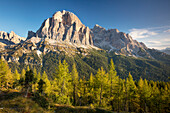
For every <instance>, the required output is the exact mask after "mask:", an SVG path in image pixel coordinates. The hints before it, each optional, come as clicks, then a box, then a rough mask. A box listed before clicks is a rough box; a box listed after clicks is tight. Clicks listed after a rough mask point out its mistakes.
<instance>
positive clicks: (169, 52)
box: [161, 48, 170, 55]
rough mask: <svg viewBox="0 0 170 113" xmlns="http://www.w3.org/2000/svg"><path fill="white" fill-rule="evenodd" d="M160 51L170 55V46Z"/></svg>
mask: <svg viewBox="0 0 170 113" xmlns="http://www.w3.org/2000/svg"><path fill="white" fill-rule="evenodd" d="M161 51H162V52H164V53H166V54H168V55H170V48H166V49H163V50H161Z"/></svg>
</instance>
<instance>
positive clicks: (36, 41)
mask: <svg viewBox="0 0 170 113" xmlns="http://www.w3.org/2000/svg"><path fill="white" fill-rule="evenodd" d="M94 51H95V54H98V56H96V57H100V56H101V57H106V59H105V62H107V63H106V64H108V62H109V61H108V60H109V59H110V58H112V57H113V58H117V57H116V56H120V58H121V56H122V57H125V58H127V60H128V59H134V60H135V59H139V60H141V61H142V62H144V63H145V64H146V66H145V67H143V68H148V67H149V66H150V64H148V65H149V66H148V65H147V62H148V61H149V60H150V61H154V62H159V63H160V65H161V66H160V65H159V66H158V65H154V63H153V64H151V65H152V66H154V67H153V68H155V67H156V68H160V67H161V68H162V67H163V65H164V67H166V69H167V68H168V69H169V66H170V55H167V54H164V53H163V52H165V51H163V52H161V51H158V50H154V49H149V48H148V47H146V45H145V44H144V43H142V42H138V41H136V40H133V38H132V37H131V36H130V35H129V34H126V33H123V32H119V31H118V30H117V29H109V30H106V29H105V28H103V27H101V26H99V25H95V26H94V28H92V29H89V27H87V26H85V25H84V24H82V22H81V21H80V20H79V18H78V17H77V16H76V15H74V14H73V13H71V12H68V11H65V10H63V11H58V12H56V13H55V14H54V15H53V16H52V17H51V18H48V19H46V20H45V21H44V22H43V23H42V25H41V27H40V28H39V29H38V30H37V31H36V32H33V31H29V32H28V37H27V38H23V37H20V36H18V35H16V34H15V33H14V32H11V33H6V32H4V31H0V57H1V58H3V59H5V60H6V61H8V63H9V64H15V65H11V66H12V68H14V67H17V66H19V65H22V66H23V65H32V66H37V68H38V67H39V68H40V70H41V71H43V70H46V71H49V70H48V69H47V64H45V63H46V61H48V60H49V59H52V57H54V56H55V55H54V54H57V56H55V59H59V56H60V55H62V56H63V55H64V56H65V57H66V56H67V57H70V58H73V59H74V61H76V60H77V59H78V58H77V56H79V58H80V59H81V66H82V65H83V64H82V62H84V65H87V66H86V67H87V68H88V69H89V72H88V73H91V72H92V73H95V72H96V70H97V69H96V67H95V68H94V66H93V65H94V64H93V63H92V62H91V63H89V59H88V58H89V57H90V56H92V55H94V54H93V53H94ZM102 51H104V52H105V54H103V53H102V54H101V52H102ZM166 53H168V52H167V51H166ZM106 54H107V55H106ZM49 55H50V56H49ZM53 55H54V56H53ZM102 55H103V56H102ZM110 55H112V56H110ZM115 55H116V56H115ZM47 56H48V58H49V59H46V57H47ZM80 56H81V57H80ZM109 56H110V57H109ZM120 58H119V59H120ZM75 59H76V60H75ZM87 59H88V61H87ZM101 60H102V59H101ZM144 60H145V61H144ZM96 61H97V60H96ZM99 62H101V61H99ZM115 62H116V61H115ZM78 63H80V62H77V64H78ZM134 63H137V62H134ZM127 65H128V64H127ZM134 65H136V64H134ZM49 66H50V65H49ZM79 66H80V65H79ZM98 66H103V65H102V64H100V65H98ZM138 66H139V67H142V64H141V65H140V64H139V65H138ZM138 66H137V67H138ZM152 66H151V67H152ZM45 67H46V69H45ZM137 67H133V69H134V68H136V69H137ZM48 68H49V67H48ZM79 68H80V69H79V72H80V73H82V72H81V70H82V69H81V67H79ZM123 68H124V69H125V70H126V71H130V70H131V69H129V70H127V69H126V68H125V67H123ZM143 68H142V69H143ZM156 68H155V69H156ZM106 69H107V67H106ZM118 70H119V69H118ZM146 70H147V69H146ZM163 70H164V69H163ZM163 70H160V71H159V76H163V77H162V78H163V79H162V80H164V81H167V80H166V79H168V77H169V75H170V72H169V71H168V72H166V73H163ZM139 71H141V70H139ZM141 73H142V72H141ZM141 73H139V74H141ZM83 74H84V73H83ZM119 74H120V75H121V72H119ZM145 74H146V72H145ZM168 74H169V75H168ZM85 75H86V74H85ZM122 76H123V75H122ZM139 76H142V75H139ZM148 76H151V75H150V74H149V72H148ZM153 76H154V75H153ZM138 78H139V77H137V79H138ZM144 78H147V75H146V76H145V77H144ZM154 80H158V78H157V79H154Z"/></svg>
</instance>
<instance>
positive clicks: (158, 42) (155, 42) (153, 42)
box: [147, 40, 161, 44]
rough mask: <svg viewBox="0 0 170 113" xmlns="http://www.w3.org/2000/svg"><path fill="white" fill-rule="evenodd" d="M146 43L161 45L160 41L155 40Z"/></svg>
mask: <svg viewBox="0 0 170 113" xmlns="http://www.w3.org/2000/svg"><path fill="white" fill-rule="evenodd" d="M147 43H150V44H161V42H160V41H156V40H153V41H147Z"/></svg>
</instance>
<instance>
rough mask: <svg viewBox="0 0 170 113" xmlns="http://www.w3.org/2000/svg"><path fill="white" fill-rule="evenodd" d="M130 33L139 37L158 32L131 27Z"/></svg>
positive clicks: (134, 36)
mask: <svg viewBox="0 0 170 113" xmlns="http://www.w3.org/2000/svg"><path fill="white" fill-rule="evenodd" d="M129 31H130V33H129V34H130V35H131V36H132V37H133V38H134V39H138V38H147V37H150V36H153V35H157V34H158V33H156V32H154V31H151V30H148V29H130V30H129Z"/></svg>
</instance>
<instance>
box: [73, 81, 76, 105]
mask: <svg viewBox="0 0 170 113" xmlns="http://www.w3.org/2000/svg"><path fill="white" fill-rule="evenodd" d="M73 99H74V103H73V104H74V106H75V105H76V86H75V84H74V89H73Z"/></svg>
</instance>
